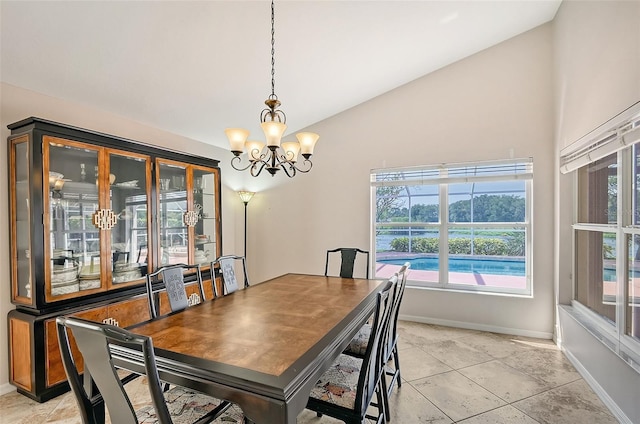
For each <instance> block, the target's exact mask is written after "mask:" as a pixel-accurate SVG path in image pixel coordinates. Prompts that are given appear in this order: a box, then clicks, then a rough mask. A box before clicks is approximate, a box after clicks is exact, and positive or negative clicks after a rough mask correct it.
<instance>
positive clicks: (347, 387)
mask: <svg viewBox="0 0 640 424" xmlns="http://www.w3.org/2000/svg"><path fill="white" fill-rule="evenodd" d="M397 281H398V276H397V275H394V276H393V277H391V278H390V279H389V280H388V281H387V283H386V285H385V286H384V288H383V289H382V290H380V291H379V292H378V294H377V296H376V307H375V311H374V314H373V320H372V323H371V329H372V331H371V334H370V338H369V343H368V347H367V351H366V353H365V355H364V357H363V358H356V357H353V356H349V355H345V354H340V356H338V358H337V359H336V360H335V361H334V362H333V364H332V365H331V367H330V368H329V369H328V370H327V371H325V373H324V374H322V376H321V377H320V378H319V380H318V382H317V383H316V385H315V387H314V388H313V389H311V395H310V397H309V400H308V401H307V409H310V410H312V411H315V412H316V413H317V414H318V416H321V415H329V416H331V417H333V418H336V419H339V420H341V421H343V422H345V423H346V424H361V423H364V422H365V420H366V419H371V420H375V423H376V424H379V423H386V422H387V418H386V414H385V410H384V408H385V404H386V402H385V400H384V398H385V396H386V392H385V389H384V387H383V386H382V379H383V378H384V368H383V362H382V360H383V351H384V341H383V340H384V338H385V336H386V334H385V329H386V328H387V321H389V319H390V315H391V299H390V296H389V294H390V292H391V290H392V289H393V287H395V286H396V284H397ZM374 394H375V396H376V402H375V403H374V402H373V396H374ZM370 406H374V407H376V408H377V410H378V412H377V413H378V415H377V416H374V415H370V414H368V413H367V410H368V409H369V407H370Z"/></svg>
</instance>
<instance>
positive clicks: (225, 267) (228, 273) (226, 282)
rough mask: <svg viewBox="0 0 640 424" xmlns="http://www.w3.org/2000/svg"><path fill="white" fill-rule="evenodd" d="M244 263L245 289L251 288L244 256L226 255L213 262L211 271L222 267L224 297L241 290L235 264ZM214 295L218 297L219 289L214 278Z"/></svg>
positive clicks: (212, 280)
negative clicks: (237, 262) (216, 267)
mask: <svg viewBox="0 0 640 424" xmlns="http://www.w3.org/2000/svg"><path fill="white" fill-rule="evenodd" d="M236 261H242V272H243V274H244V288H245V289H246V288H247V287H249V276H248V274H247V261H246V259H245V257H244V256H235V255H226V256H220V257H219V258H217V259H215V260H214V261H213V262H211V270H212V271H213V269H214V267H215V266H216V265H217V266H219V267H220V276H221V277H222V295H223V296H226V295H228V294H231V293H233V292H234V291H236V290H238V289H239V286H238V279H237V277H236V268H235V262H236ZM211 282H212V284H213V293H214V295H215V296H216V297H218V289H217V288H216V284H215V279H214V278H212V279H211Z"/></svg>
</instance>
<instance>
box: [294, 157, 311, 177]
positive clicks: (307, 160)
mask: <svg viewBox="0 0 640 424" xmlns="http://www.w3.org/2000/svg"><path fill="white" fill-rule="evenodd" d="M302 163H303V164H305V165H308V166H309V168H308V169H302V168H298V167H297V166H295V165H294V168H296V171H298V172H302V173H304V174H306V173H307V172H309V171H311V168H313V162H311V161H310V160H309V159H305V160H304V162H302Z"/></svg>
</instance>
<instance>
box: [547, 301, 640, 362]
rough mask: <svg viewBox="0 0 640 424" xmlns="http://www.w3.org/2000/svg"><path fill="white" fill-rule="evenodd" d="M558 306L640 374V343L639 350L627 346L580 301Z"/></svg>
mask: <svg viewBox="0 0 640 424" xmlns="http://www.w3.org/2000/svg"><path fill="white" fill-rule="evenodd" d="M558 307H559V308H562V309H563V310H564V311H565V312H566V313H567V314H569V315H571V316H572V317H573V318H574V319H575V320H576V322H578V324H580V325H581V326H582V327H583V328H584V329H585V330H586V331H587V332H588V333H590V334H591V335H592V336H593V337H594V338H595V339H596V340H598V341H600V342H601V343H602V344H603V345H604V346H606V347H607V348H608V349H609V350H611V352H613V353H614V354H616V355H617V356H618V357H619V358H620V359H622V360H623V361H624V362H625V363H627V364H628V365H629V366H630V367H631V368H633V369H634V370H635V371H636V372H637V373H639V374H640V344H638V345H639V346H638V347H639V348H638V350H636V349H632V348H630V347H628V346H626V345H625V344H624V343H622V342H621V341H620V339H619V338H618V335H617V334H616V333H615V331H613V330H609V329H606V328H603V327H606V324H604V323H601V322H600V319H598V317H594V316H592V313H591V312H590V311H589V310H588V309H587V308H586V307H584V306H583V305H581V304H579V303H576V302H574V303H573V306H572V305H559V306H558ZM624 337H625V338H626V337H627V336H624ZM634 343H635V342H634Z"/></svg>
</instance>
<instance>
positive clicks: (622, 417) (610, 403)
mask: <svg viewBox="0 0 640 424" xmlns="http://www.w3.org/2000/svg"><path fill="white" fill-rule="evenodd" d="M562 352H563V353H564V354H565V356H566V357H567V359H569V362H571V364H572V365H573V367H574V368H575V369H576V371H578V373H579V374H580V375H581V376H582V378H583V379H584V381H586V382H587V384H588V385H589V386H590V387H591V389H592V390H593V391H594V393H595V394H596V395H597V396H598V397H599V398H600V400H601V401H602V403H604V404H605V406H606V407H607V408H609V411H611V413H612V414H613V416H614V417H616V419H617V420H618V421H620V423H622V424H633V422H632V421H631V420H630V419H629V417H627V415H626V414H625V413H624V412H623V411H622V410H621V409H620V408H619V407H618V404H617V403H615V402H614V400H613V399H612V398H611V396H609V395H608V394H607V392H606V391H605V390H604V389H603V388H602V386H600V384H598V382H597V381H596V379H595V378H593V376H591V374H589V371H587V369H586V368H585V367H584V366H583V365H582V363H580V361H579V360H578V358H576V357H575V356H573V354H572V353H571V352H570V351H568V350H565V349H562Z"/></svg>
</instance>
